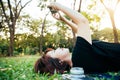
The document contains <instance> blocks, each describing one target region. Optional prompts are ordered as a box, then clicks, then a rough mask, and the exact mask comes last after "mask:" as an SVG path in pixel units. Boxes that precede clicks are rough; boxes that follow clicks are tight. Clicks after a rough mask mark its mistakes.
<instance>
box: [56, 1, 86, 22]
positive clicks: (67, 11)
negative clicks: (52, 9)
mask: <svg viewBox="0 0 120 80" xmlns="http://www.w3.org/2000/svg"><path fill="white" fill-rule="evenodd" d="M55 6H56V7H57V9H58V10H60V11H62V12H64V13H65V14H66V15H68V16H69V17H70V18H71V19H72V20H73V22H74V23H75V24H80V22H81V21H82V22H84V21H85V22H86V21H88V20H87V19H86V18H85V17H84V16H82V15H81V14H80V13H78V12H76V11H74V10H72V9H69V8H67V7H65V6H62V5H61V4H58V3H55Z"/></svg>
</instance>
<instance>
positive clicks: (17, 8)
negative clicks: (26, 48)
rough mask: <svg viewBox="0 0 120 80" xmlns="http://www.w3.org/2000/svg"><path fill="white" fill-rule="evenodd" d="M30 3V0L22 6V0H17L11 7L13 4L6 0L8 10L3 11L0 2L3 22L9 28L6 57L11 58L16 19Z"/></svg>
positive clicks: (1, 2) (2, 3)
mask: <svg viewBox="0 0 120 80" xmlns="http://www.w3.org/2000/svg"><path fill="white" fill-rule="evenodd" d="M31 1H32V0H29V1H28V2H26V3H25V4H24V5H22V3H21V2H22V0H19V1H17V0H14V5H13V2H11V1H10V0H7V6H8V9H5V5H4V1H2V0H0V4H1V9H2V14H3V15H4V18H5V22H6V23H7V26H8V27H9V33H10V41H9V52H8V56H13V50H14V35H15V25H16V22H17V19H18V18H19V16H20V13H21V11H22V9H23V8H24V7H25V6H26V5H27V4H28V3H30V2H31ZM8 12H9V14H8Z"/></svg>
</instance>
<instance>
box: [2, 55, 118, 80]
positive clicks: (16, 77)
mask: <svg viewBox="0 0 120 80" xmlns="http://www.w3.org/2000/svg"><path fill="white" fill-rule="evenodd" d="M38 58H39V56H23V57H1V58H0V80H61V76H60V75H59V74H55V75H53V76H50V77H48V76H47V74H44V75H42V74H37V73H34V70H33V67H34V63H35V61H36V60H37V59H38ZM108 74H111V75H113V76H114V75H118V74H119V73H110V72H109V73H108ZM95 79H96V80H107V79H100V78H97V77H96V78H95ZM108 80H111V79H108Z"/></svg>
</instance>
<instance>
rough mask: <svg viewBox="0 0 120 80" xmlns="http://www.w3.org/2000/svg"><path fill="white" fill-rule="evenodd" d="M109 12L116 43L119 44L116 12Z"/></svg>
mask: <svg viewBox="0 0 120 80" xmlns="http://www.w3.org/2000/svg"><path fill="white" fill-rule="evenodd" d="M108 12H109V15H110V20H111V23H112V27H113V34H114V42H115V43H119V41H118V33H117V29H116V26H115V20H114V12H112V11H108Z"/></svg>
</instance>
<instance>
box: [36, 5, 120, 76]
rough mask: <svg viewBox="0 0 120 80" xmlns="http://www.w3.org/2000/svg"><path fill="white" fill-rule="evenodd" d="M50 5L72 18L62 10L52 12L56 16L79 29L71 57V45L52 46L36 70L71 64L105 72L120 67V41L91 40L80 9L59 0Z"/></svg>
mask: <svg viewBox="0 0 120 80" xmlns="http://www.w3.org/2000/svg"><path fill="white" fill-rule="evenodd" d="M48 7H50V8H51V9H53V10H56V11H61V12H63V13H64V14H66V15H67V16H69V17H70V18H71V19H72V22H71V21H69V20H67V19H66V18H64V17H62V16H61V15H60V13H59V12H58V13H54V14H52V15H53V17H54V18H56V19H57V20H61V21H64V22H65V23H66V24H68V25H69V26H70V27H71V29H72V30H73V31H74V32H75V33H76V45H75V47H74V50H73V52H72V57H71V54H70V52H69V50H68V49H66V48H58V49H56V50H49V51H48V52H46V54H45V55H43V56H42V57H41V58H40V59H38V60H37V61H36V63H35V67H34V68H35V72H40V73H50V74H54V72H58V73H64V72H65V71H69V70H70V68H71V67H83V69H84V70H85V73H103V72H107V71H119V70H120V44H117V43H107V42H103V41H93V40H91V33H90V27H89V22H88V20H87V19H86V18H85V17H84V16H82V15H81V14H80V13H78V12H76V11H74V10H71V9H69V8H67V7H65V6H63V5H61V4H59V3H51V4H50V5H49V6H48Z"/></svg>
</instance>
